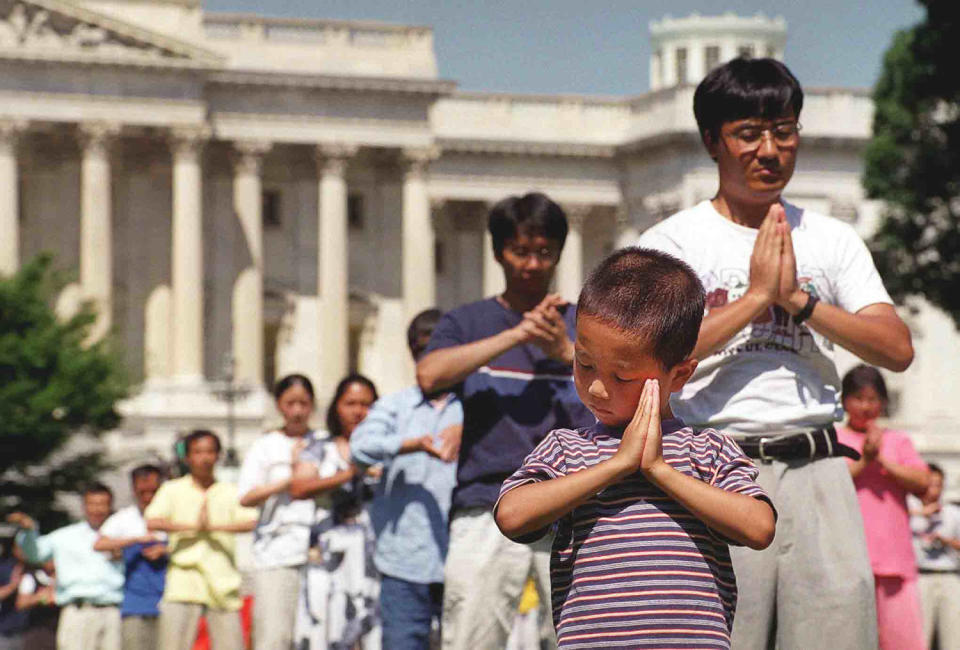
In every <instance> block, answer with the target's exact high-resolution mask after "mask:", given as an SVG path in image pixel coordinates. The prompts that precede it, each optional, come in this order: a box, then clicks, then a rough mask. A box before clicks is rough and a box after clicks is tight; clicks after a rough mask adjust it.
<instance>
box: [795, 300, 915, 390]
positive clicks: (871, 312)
mask: <svg viewBox="0 0 960 650" xmlns="http://www.w3.org/2000/svg"><path fill="white" fill-rule="evenodd" d="M801 293H802V292H801ZM806 295H807V294H805V293H804V294H803V296H802V297H800V296H798V297H797V298H796V299H795V301H794V302H795V303H799V302H800V301H801V300H802V301H803V303H804V304H806V300H807V299H806ZM805 322H806V324H807V325H809V326H810V327H811V328H812V329H814V330H816V331H817V332H819V333H820V334H823V335H824V336H825V337H827V338H828V339H830V340H831V341H833V342H834V343H836V344H837V345H839V346H841V347H843V348H845V349H847V350H849V351H850V352H852V353H854V354H855V355H857V356H858V357H860V358H861V359H863V360H864V361H866V362H867V363H869V364H872V365H875V366H880V367H881V368H886V369H887V370H893V371H894V372H903V371H904V370H906V369H907V368H908V367H910V364H911V363H912V362H913V341H912V339H911V336H910V329H909V328H908V327H907V325H906V323H904V322H903V321H902V320H901V319H900V316H898V315H897V312H896V310H895V309H894V308H893V305H888V304H885V303H878V304H875V305H867V306H866V307H864V308H863V309H861V310H860V311H858V312H857V313H856V314H851V313H850V312H848V311H845V310H843V309H841V308H840V307H836V306H834V305H828V304H825V303H823V302H818V303H817V304H816V306H815V307H814V308H813V313H812V314H811V315H810V317H809V318H808V319H807V320H806V321H805Z"/></svg>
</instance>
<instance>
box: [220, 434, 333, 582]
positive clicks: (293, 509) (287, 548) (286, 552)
mask: <svg viewBox="0 0 960 650" xmlns="http://www.w3.org/2000/svg"><path fill="white" fill-rule="evenodd" d="M326 437H327V435H326V433H318V432H314V431H311V432H310V433H308V434H306V441H307V443H308V446H309V445H310V444H311V443H313V442H314V441H315V440H320V439H323V438H326ZM296 441H297V438H293V437H290V436H288V435H286V434H284V433H283V432H282V431H270V432H269V433H265V434H264V435H262V436H261V437H260V438H258V439H257V441H256V442H254V443H253V445H252V446H251V447H250V449H249V450H247V453H246V455H245V457H244V459H243V466H242V467H241V468H240V476H239V478H238V479H237V494H239V495H240V496H241V497H242V496H243V495H244V494H246V493H247V492H249V491H250V490H252V489H253V488H255V487H258V486H261V485H265V484H267V483H273V482H275V481H282V480H286V479H289V478H290V475H291V473H292V469H293V468H292V464H291V460H292V454H293V446H294V444H295V443H296ZM315 516H316V502H315V501H314V500H313V499H292V498H290V493H289V492H281V493H280V494H274V495H272V496H271V497H269V498H268V499H267V500H266V501H264V502H263V503H262V504H261V505H260V519H259V520H258V521H257V527H256V529H254V531H253V561H254V565H255V566H256V567H257V568H258V569H269V568H276V567H291V566H298V565H301V564H306V562H307V550H308V547H309V545H310V527H311V526H312V525H313V523H314V521H315Z"/></svg>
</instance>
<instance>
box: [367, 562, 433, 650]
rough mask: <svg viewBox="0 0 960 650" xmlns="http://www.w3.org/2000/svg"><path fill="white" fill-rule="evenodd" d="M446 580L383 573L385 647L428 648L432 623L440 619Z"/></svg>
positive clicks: (381, 591) (410, 649)
mask: <svg viewBox="0 0 960 650" xmlns="http://www.w3.org/2000/svg"><path fill="white" fill-rule="evenodd" d="M442 610H443V584H442V583H440V582H434V583H430V584H420V583H417V582H408V581H407V580H401V579H399V578H393V577H390V576H388V575H384V576H383V579H382V581H381V583H380V615H381V617H382V624H383V647H384V648H390V650H428V648H429V647H430V623H431V621H432V620H433V619H436V620H437V621H439V620H440V615H441V613H442Z"/></svg>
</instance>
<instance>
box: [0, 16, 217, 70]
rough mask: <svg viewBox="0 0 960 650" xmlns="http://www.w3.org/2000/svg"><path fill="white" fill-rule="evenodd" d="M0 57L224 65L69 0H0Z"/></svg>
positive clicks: (210, 56)
mask: <svg viewBox="0 0 960 650" xmlns="http://www.w3.org/2000/svg"><path fill="white" fill-rule="evenodd" d="M0 58H6V59H9V58H14V59H28V60H65V61H87V62H91V63H96V62H101V63H114V64H116V63H121V64H122V63H129V64H135V65H136V64H139V65H160V66H173V67H197V66H202V67H208V66H214V67H219V64H220V63H221V62H222V58H221V57H220V56H218V55H217V54H214V53H213V52H210V51H208V50H205V49H203V48H201V47H197V46H195V45H193V44H190V43H187V42H185V41H180V40H178V39H175V38H171V37H169V36H165V35H163V34H159V33H156V32H152V31H150V30H147V29H143V28H142V27H139V26H136V25H131V24H129V23H125V22H123V21H120V20H117V19H116V18H112V17H110V16H105V15H103V14H100V13H97V12H94V11H90V10H89V9H86V8H84V7H79V6H77V5H75V4H72V3H70V2H66V1H65V0H0Z"/></svg>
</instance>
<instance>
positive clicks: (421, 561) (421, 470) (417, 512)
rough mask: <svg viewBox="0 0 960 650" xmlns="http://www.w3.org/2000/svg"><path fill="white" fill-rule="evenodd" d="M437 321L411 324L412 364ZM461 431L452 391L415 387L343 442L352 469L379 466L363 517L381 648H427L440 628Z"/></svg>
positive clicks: (433, 312) (430, 314) (384, 401)
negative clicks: (372, 546) (375, 575)
mask: <svg viewBox="0 0 960 650" xmlns="http://www.w3.org/2000/svg"><path fill="white" fill-rule="evenodd" d="M440 317H441V312H440V311H439V310H437V309H428V310H427V311H424V312H421V313H420V314H418V315H417V316H416V317H414V319H413V321H412V322H411V323H410V327H409V329H408V330H407V343H408V344H409V346H410V352H411V354H413V358H414V360H417V359H419V357H420V356H421V355H422V354H423V351H424V350H425V349H426V347H427V343H428V342H429V341H430V335H431V334H432V333H433V328H434V327H435V326H436V324H437V322H438V321H439V320H440ZM462 426H463V408H462V406H461V405H460V401H459V400H458V399H457V398H456V397H455V396H454V395H453V394H452V393H448V392H443V393H441V394H437V395H424V394H423V392H421V390H420V388H419V387H418V386H416V385H414V386H411V387H409V388H406V389H404V390H401V391H399V392H397V393H393V394H392V395H388V396H386V397H383V398H381V399H380V400H378V401H377V402H376V403H375V404H374V405H373V408H372V409H371V410H370V413H369V414H368V415H367V418H366V419H365V420H364V421H363V422H362V423H360V425H359V426H358V427H357V429H356V430H355V431H354V432H353V435H352V436H351V438H350V453H351V456H352V459H353V462H354V463H356V464H357V465H359V466H360V467H370V466H374V465H382V466H383V474H382V476H381V479H380V483H379V484H378V486H377V489H376V492H375V495H374V499H373V503H372V504H371V510H370V515H371V518H372V519H373V526H374V531H375V532H376V536H377V543H376V550H375V552H374V556H373V559H374V563H375V564H376V566H377V570H379V571H380V573H381V574H382V582H381V587H380V610H381V616H382V621H383V647H384V648H390V649H391V650H414V649H426V648H429V647H430V630H431V626H432V623H433V621H434V620H436V621H437V622H438V623H439V620H440V615H441V611H442V605H443V565H444V560H445V558H446V555H447V540H448V537H447V515H448V513H449V510H450V496H451V493H452V491H453V487H454V485H456V462H455V460H456V458H457V453H458V451H459V445H460V436H461V433H462Z"/></svg>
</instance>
